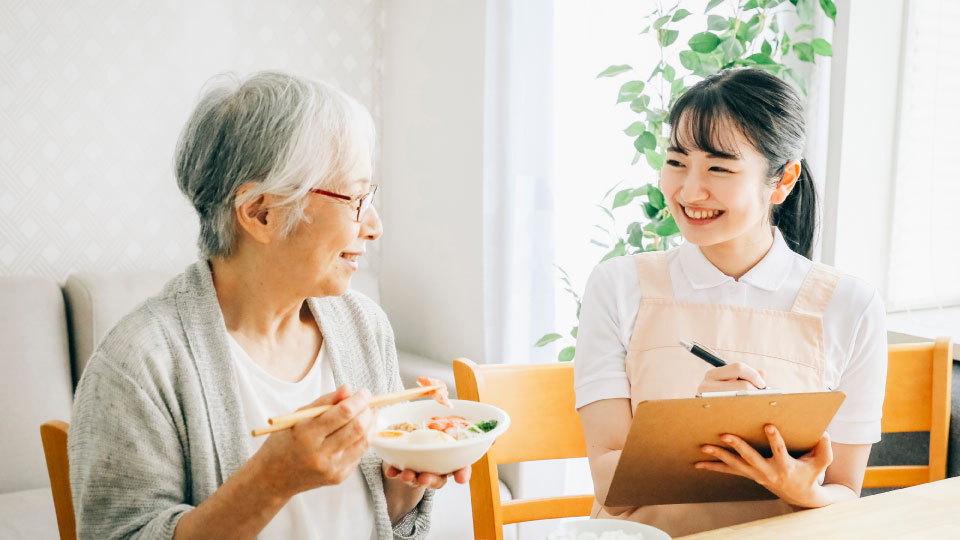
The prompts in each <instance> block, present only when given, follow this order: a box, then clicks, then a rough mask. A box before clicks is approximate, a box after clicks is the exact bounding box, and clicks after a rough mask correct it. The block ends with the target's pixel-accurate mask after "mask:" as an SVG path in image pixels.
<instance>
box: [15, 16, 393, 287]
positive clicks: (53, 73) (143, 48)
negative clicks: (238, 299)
mask: <svg viewBox="0 0 960 540" xmlns="http://www.w3.org/2000/svg"><path fill="white" fill-rule="evenodd" d="M381 2H382V0H312V1H308V0H270V1H268V0H244V1H236V0H202V1H187V0H182V1H178V0H164V1H160V0H157V1H153V0H125V1H120V0H112V1H95V0H41V1H36V0H0V275H41V276H47V277H50V278H53V279H56V280H58V281H61V282H62V281H63V280H65V279H66V277H67V276H69V275H70V274H71V273H73V272H76V271H81V270H82V271H127V270H137V269H154V270H157V269H160V270H167V269H178V268H180V267H182V266H184V265H185V264H187V263H189V262H191V261H192V260H194V259H195V258H196V231H197V220H196V217H195V215H194V212H193V209H192V207H190V205H189V204H188V203H187V202H186V199H185V198H184V197H183V196H182V195H181V194H180V192H179V190H178V189H177V186H176V181H175V180H174V178H173V173H172V161H173V151H174V146H175V144H176V139H177V135H178V133H179V131H180V128H181V127H182V125H183V123H184V122H185V121H186V118H187V116H188V114H189V113H190V111H191V109H192V107H193V104H194V103H195V101H196V99H197V98H198V96H199V91H200V89H201V87H202V86H203V84H204V82H205V81H206V80H207V79H209V78H210V77H211V76H213V75H215V74H217V73H220V72H223V71H235V72H237V73H240V74H246V73H249V72H251V71H256V70H260V69H281V70H287V71H290V72H293V73H297V74H299V75H303V76H307V77H312V78H316V79H322V80H327V81H329V82H332V83H334V84H336V85H338V86H340V87H341V88H342V89H344V90H345V91H346V92H348V93H349V94H351V95H353V96H355V97H356V98H357V99H359V100H360V101H361V102H362V103H363V104H365V105H367V106H368V107H369V108H370V109H371V112H372V113H373V114H374V118H375V119H377V120H378V124H379V116H380V115H379V103H380V72H381V69H380V64H381V58H382V55H381V40H382V35H383V32H382V28H383V6H382V4H381Z"/></svg>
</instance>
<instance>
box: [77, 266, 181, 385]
mask: <svg viewBox="0 0 960 540" xmlns="http://www.w3.org/2000/svg"><path fill="white" fill-rule="evenodd" d="M174 275H176V272H173V271H169V272H136V273H126V274H120V273H116V274H97V273H87V272H81V273H77V274H73V275H71V276H70V277H69V278H67V282H66V284H64V286H63V295H64V297H65V299H66V302H67V315H68V317H69V320H70V349H71V356H72V358H73V383H74V384H76V383H77V381H79V380H80V374H81V373H83V367H84V366H86V365H87V360H89V359H90V355H91V354H93V350H94V349H95V348H96V347H97V345H99V344H100V340H101V339H103V336H105V335H106V334H107V332H109V331H110V329H111V328H113V326H114V325H115V324H117V322H119V321H120V319H121V318H122V317H123V316H124V315H126V314H127V313H130V312H131V311H133V308H135V307H137V306H138V305H139V304H140V303H141V302H143V301H144V300H146V299H147V298H149V297H151V296H153V295H154V294H156V293H158V292H160V289H162V288H163V285H164V284H165V283H166V282H167V281H168V280H170V278H172V277H173V276H174Z"/></svg>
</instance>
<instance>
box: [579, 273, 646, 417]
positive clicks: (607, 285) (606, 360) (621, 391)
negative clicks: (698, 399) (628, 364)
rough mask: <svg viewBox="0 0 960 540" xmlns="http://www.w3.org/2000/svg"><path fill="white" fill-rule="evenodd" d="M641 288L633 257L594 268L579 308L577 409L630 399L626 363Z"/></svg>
mask: <svg viewBox="0 0 960 540" xmlns="http://www.w3.org/2000/svg"><path fill="white" fill-rule="evenodd" d="M639 305H640V286H639V283H638V281H637V271H636V263H635V262H634V260H633V257H617V258H615V259H610V260H607V261H604V262H602V263H600V264H599V265H597V267H596V268H594V270H593V272H592V273H591V274H590V278H589V279H588V280H587V286H586V288H585V290H584V293H583V303H582V304H581V306H580V324H579V326H580V327H579V330H578V331H577V352H576V357H575V360H574V390H575V391H576V396H577V400H576V407H577V408H578V409H579V408H580V407H583V406H584V405H588V404H590V403H593V402H594V401H600V400H602V399H615V398H629V397H630V383H629V382H628V380H627V373H626V369H625V360H626V356H627V345H628V344H629V340H630V333H631V332H632V326H633V322H634V320H635V319H636V314H637V308H638V307H639Z"/></svg>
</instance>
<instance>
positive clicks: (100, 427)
mask: <svg viewBox="0 0 960 540" xmlns="http://www.w3.org/2000/svg"><path fill="white" fill-rule="evenodd" d="M373 144H374V129H373V122H372V120H371V119H370V116H369V114H368V113H367V111H366V110H365V109H364V108H363V107H362V106H361V105H359V104H358V103H357V102H356V101H354V100H353V99H351V98H349V97H347V96H346V95H344V94H342V93H341V92H339V91H337V90H336V89H334V88H331V87H329V86H327V85H324V84H318V83H313V82H309V81H305V80H302V79H298V78H295V77H291V76H288V75H284V74H280V73H259V74H255V75H254V76H252V77H250V78H249V79H247V80H245V81H242V82H239V81H235V80H231V81H228V82H226V83H225V84H221V85H219V86H217V87H216V88H214V89H213V90H210V91H209V92H208V93H207V94H206V95H205V97H203V99H202V100H201V102H200V104H199V105H198V106H197V108H196V110H195V111H194V113H193V115H192V116H191V118H190V120H189V121H188V123H187V125H186V127H185V129H184V131H183V134H182V135H181V139H180V143H179V145H178V148H177V158H176V175H177V180H178V182H179V185H180V189H181V190H182V191H183V193H184V194H186V196H187V197H188V198H189V199H190V201H191V202H192V203H193V205H194V207H195V208H196V210H197V213H198V214H199V217H200V240H199V245H200V251H201V255H202V257H201V260H200V261H199V262H197V263H194V264H193V265H191V266H189V267H188V268H187V269H186V271H185V272H184V273H183V274H181V275H180V276H179V277H177V278H175V279H173V280H172V281H171V282H170V283H168V284H167V285H166V287H165V288H164V290H163V291H162V292H161V293H160V294H159V295H158V296H156V297H153V298H151V299H150V300H148V301H147V302H145V303H144V304H142V305H141V306H140V307H139V308H137V310H136V311H134V312H133V313H131V314H130V315H128V316H127V317H126V318H124V319H123V320H122V321H121V322H120V323H119V324H118V325H117V326H116V327H115V328H114V329H113V330H112V331H111V332H110V333H109V335H108V336H107V337H106V338H105V339H104V341H103V343H102V344H101V345H100V347H99V348H98V349H97V351H96V353H95V354H94V355H93V357H92V359H91V360H90V363H89V364H88V366H87V368H86V371H85V372H84V374H83V378H82V379H81V381H80V385H79V387H78V388H77V394H76V399H75V404H74V411H73V425H72V426H71V428H70V438H69V452H70V479H71V484H72V488H73V498H74V506H75V508H76V518H77V530H78V533H79V536H80V537H81V538H97V539H100V538H176V539H178V540H179V539H187V538H205V539H207V538H253V537H259V538H261V539H264V538H266V539H281V538H282V539H299V538H304V539H307V538H309V539H319V538H351V539H352V538H358V539H367V538H376V539H381V540H385V539H390V538H424V537H425V536H426V533H427V530H428V528H429V511H430V505H431V497H432V488H440V487H442V486H443V485H444V482H445V478H443V477H439V476H437V475H433V474H428V473H420V474H418V473H417V472H416V471H411V470H405V471H398V470H396V469H393V468H391V467H386V466H384V465H383V464H382V463H381V461H380V460H378V459H377V458H376V457H375V456H374V455H372V453H370V452H368V449H369V445H370V435H371V432H372V428H373V422H374V417H375V413H374V412H372V411H371V408H370V406H369V399H370V395H371V393H384V392H389V391H394V390H397V389H399V388H401V383H400V377H399V372H398V370H397V355H396V350H395V347H394V341H393V332H392V329H391V328H390V324H389V322H387V319H386V316H385V315H384V313H383V311H381V310H380V308H379V307H378V306H377V305H376V304H374V303H373V302H372V301H371V300H369V299H368V298H366V297H364V296H362V295H360V294H357V293H355V292H352V291H348V290H347V289H348V287H349V285H350V279H351V276H353V274H354V272H356V271H357V260H358V259H359V257H361V256H362V255H363V253H364V250H365V249H366V248H365V245H366V243H367V242H368V241H372V240H376V239H377V238H378V237H379V236H380V233H381V223H380V218H379V217H378V215H377V211H376V210H375V209H374V207H373V206H372V204H371V203H372V201H373V196H374V194H375V193H376V191H377V186H376V185H374V184H371V183H370V177H371V153H372V149H373ZM320 404H332V405H334V407H333V408H332V409H330V410H329V411H328V412H326V413H324V414H323V415H321V416H319V417H317V418H315V419H313V420H310V421H306V422H302V423H300V424H297V425H296V426H294V427H293V428H292V429H289V430H286V431H281V432H276V433H273V434H271V435H270V436H269V437H267V438H265V439H264V438H253V437H251V435H250V432H251V428H255V427H260V426H263V425H265V424H266V423H267V418H268V417H270V416H273V415H276V414H281V413H286V412H289V411H292V410H294V409H296V408H298V407H303V406H308V405H309V406H315V405H320ZM454 477H455V478H456V480H457V481H458V482H460V483H465V482H466V481H467V480H468V478H469V469H462V470H460V471H457V472H456V473H455V474H454Z"/></svg>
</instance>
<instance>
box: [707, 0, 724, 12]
mask: <svg viewBox="0 0 960 540" xmlns="http://www.w3.org/2000/svg"><path fill="white" fill-rule="evenodd" d="M723 2H724V0H710V1H709V2H707V9H705V10H703V12H704V13H707V12H709V11H710V10H711V9H713V8H715V7H717V6H719V5H720V4H722V3H723Z"/></svg>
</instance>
